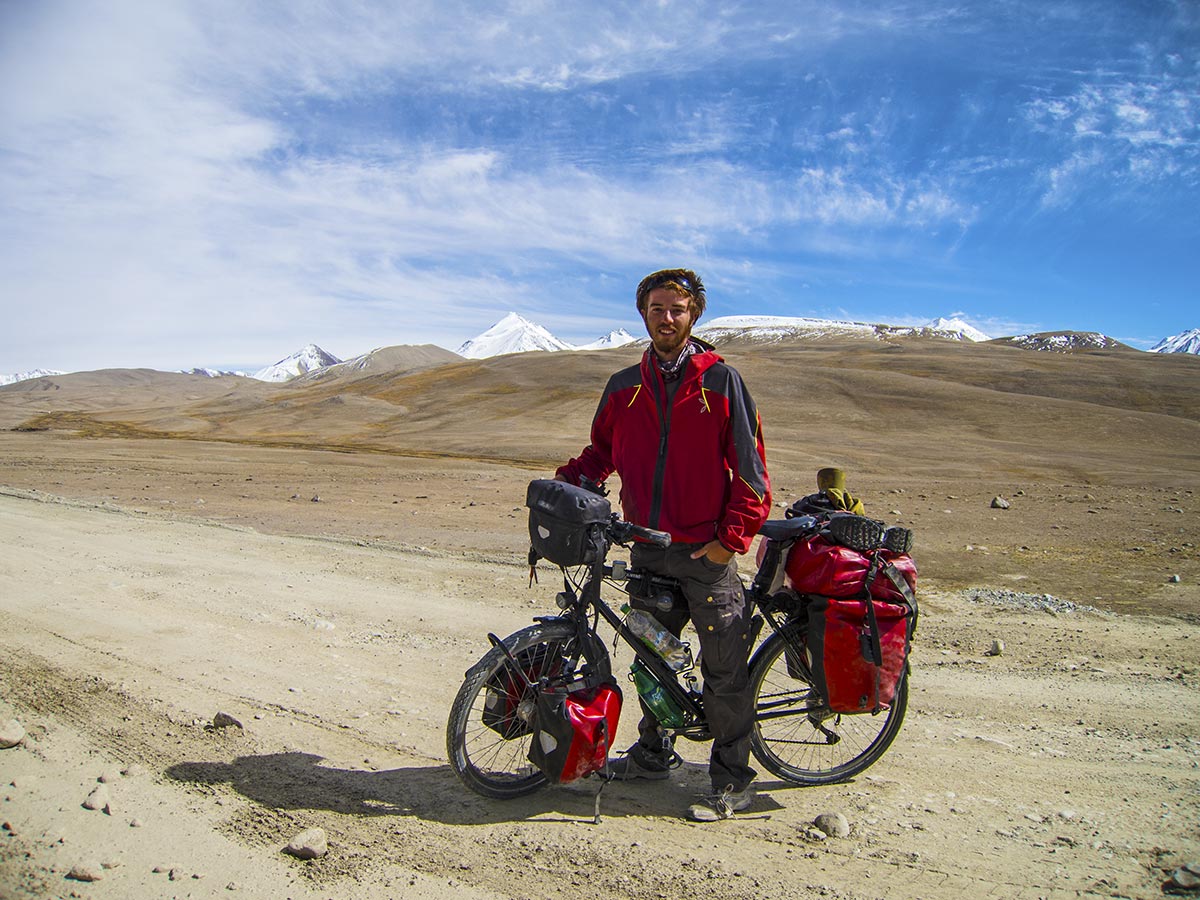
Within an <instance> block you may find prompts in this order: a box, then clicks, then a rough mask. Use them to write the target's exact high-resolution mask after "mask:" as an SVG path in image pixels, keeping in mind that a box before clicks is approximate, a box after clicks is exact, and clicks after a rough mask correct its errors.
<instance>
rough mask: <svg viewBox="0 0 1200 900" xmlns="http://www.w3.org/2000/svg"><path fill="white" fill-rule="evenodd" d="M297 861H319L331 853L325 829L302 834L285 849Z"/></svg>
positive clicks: (311, 830)
mask: <svg viewBox="0 0 1200 900" xmlns="http://www.w3.org/2000/svg"><path fill="white" fill-rule="evenodd" d="M284 852H285V853H290V854H291V855H292V856H294V857H296V858H297V859H317V858H318V857H321V856H324V855H325V854H326V853H328V852H329V843H328V841H327V840H326V838H325V830H324V829H323V828H309V829H308V830H306V831H302V832H300V833H299V834H298V835H296V836H295V837H294V838H292V839H291V841H289V842H288V845H287V846H286V847H285V848H284Z"/></svg>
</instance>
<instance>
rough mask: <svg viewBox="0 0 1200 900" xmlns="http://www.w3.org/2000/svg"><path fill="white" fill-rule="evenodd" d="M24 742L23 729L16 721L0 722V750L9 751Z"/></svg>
mask: <svg viewBox="0 0 1200 900" xmlns="http://www.w3.org/2000/svg"><path fill="white" fill-rule="evenodd" d="M24 740H25V729H24V728H23V727H22V725H21V723H20V722H18V721H17V720H16V719H6V720H4V721H3V722H0V750H10V749H12V748H13V747H16V746H17V745H18V744H20V743H21V742H22V741H24Z"/></svg>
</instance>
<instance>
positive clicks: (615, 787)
mask: <svg viewBox="0 0 1200 900" xmlns="http://www.w3.org/2000/svg"><path fill="white" fill-rule="evenodd" d="M323 762H324V759H323V757H321V756H318V755H317V754H314V753H303V752H300V751H293V752H288V753H269V754H263V755H259V756H239V757H237V758H235V759H233V760H232V761H230V762H183V763H177V764H176V765H173V766H170V767H168V768H167V769H166V770H165V772H164V775H165V776H166V777H167V778H169V779H171V780H172V781H176V782H179V783H182V784H195V785H208V786H217V785H228V786H229V787H230V788H232V789H233V790H234V791H236V792H237V793H239V794H241V795H242V796H243V797H245V798H246V799H248V800H251V801H253V802H255V803H258V804H260V805H262V806H265V807H268V808H271V809H277V810H324V811H329V812H334V813H339V814H343V815H350V816H412V817H415V818H418V819H421V820H424V821H428V822H438V823H441V824H444V825H479V824H500V823H514V822H522V821H527V820H530V819H536V820H537V821H539V822H556V821H563V822H567V821H574V822H578V821H586V822H591V821H593V817H594V815H595V808H596V794H597V791H599V790H600V788H601V785H603V784H604V782H602V781H601V780H600V779H599V778H597V777H591V778H587V779H583V780H581V781H578V782H575V783H573V784H569V785H560V786H556V787H552V788H549V789H543V790H540V791H537V792H535V793H533V794H531V795H529V796H526V797H519V798H516V799H514V800H489V799H487V798H484V797H480V796H478V795H476V794H474V793H472V792H471V791H469V790H467V788H466V787H464V786H463V784H462V782H460V781H459V780H458V778H457V776H455V774H454V772H453V770H451V768H450V766H449V765H446V764H442V765H433V766H407V767H403V768H398V769H386V770H381V771H373V770H366V769H342V768H337V767H334V766H327V765H323ZM707 786H708V775H707V767H706V766H702V765H697V764H693V763H685V764H684V765H683V766H682V767H681V768H680V770H679V771H677V772H676V773H674V775H673V777H672V778H671V779H669V780H667V781H656V782H645V781H641V782H634V783H622V782H611V783H609V784H607V785H604V789H603V792H602V793H601V798H600V812H601V815H602V816H603V817H612V818H616V817H623V816H672V817H674V816H678V815H679V814H680V813H681V812H682V811H683V810H684V809H686V808H687V805H688V804H689V803H691V802H692V801H693V800H694V799H695V797H696V796H698V795H699V794H702V793H704V792H705V790H706V789H707ZM771 807H774V808H776V809H778V808H781V807H780V805H779V804H778V803H776V802H775V801H774V800H772V799H770V798H769V797H768V796H767V795H764V794H760V795H759V799H758V800H757V801H756V804H755V809H756V811H759V810H762V811H764V812H765V811H768V810H769V808H771Z"/></svg>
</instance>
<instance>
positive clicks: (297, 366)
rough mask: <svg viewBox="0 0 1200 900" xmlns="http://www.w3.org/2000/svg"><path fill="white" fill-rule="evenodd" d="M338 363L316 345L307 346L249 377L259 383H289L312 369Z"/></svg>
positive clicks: (330, 354)
mask: <svg viewBox="0 0 1200 900" xmlns="http://www.w3.org/2000/svg"><path fill="white" fill-rule="evenodd" d="M340 362H341V360H340V359H338V358H337V357H336V356H334V355H333V354H332V353H326V352H325V351H324V350H322V349H321V348H320V347H318V346H317V345H316V344H307V345H306V346H304V347H302V348H301V349H299V350H297V351H296V352H295V353H293V354H292V355H291V356H289V357H287V358H285V359H281V360H280V361H279V362H277V363H275V364H274V365H273V366H267V367H266V368H265V369H259V370H258V371H257V372H255V373H254V374H253V375H251V376H250V377H251V378H257V379H258V380H259V381H291V380H292V379H293V378H297V377H299V376H301V375H303V374H304V373H305V372H311V371H312V370H313V369H320V368H322V367H323V366H333V365H337V364H338V363H340Z"/></svg>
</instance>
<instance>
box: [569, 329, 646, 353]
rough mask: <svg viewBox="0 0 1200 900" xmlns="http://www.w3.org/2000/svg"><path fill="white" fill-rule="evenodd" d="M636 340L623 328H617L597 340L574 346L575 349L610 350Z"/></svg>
mask: <svg viewBox="0 0 1200 900" xmlns="http://www.w3.org/2000/svg"><path fill="white" fill-rule="evenodd" d="M636 340H638V339H637V338H635V337H634V336H633V335H632V334H630V333H629V332H628V331H626V330H625V329H624V328H618V329H617V330H616V331H610V332H609V333H608V334H606V335H605V336H604V337H602V338H600V339H599V340H596V341H592V342H591V343H590V344H581V345H580V346H578V347H576V348H575V349H576V350H610V349H612V348H613V347H624V346H625V345H626V344H632V343H633V342H634V341H636Z"/></svg>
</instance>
